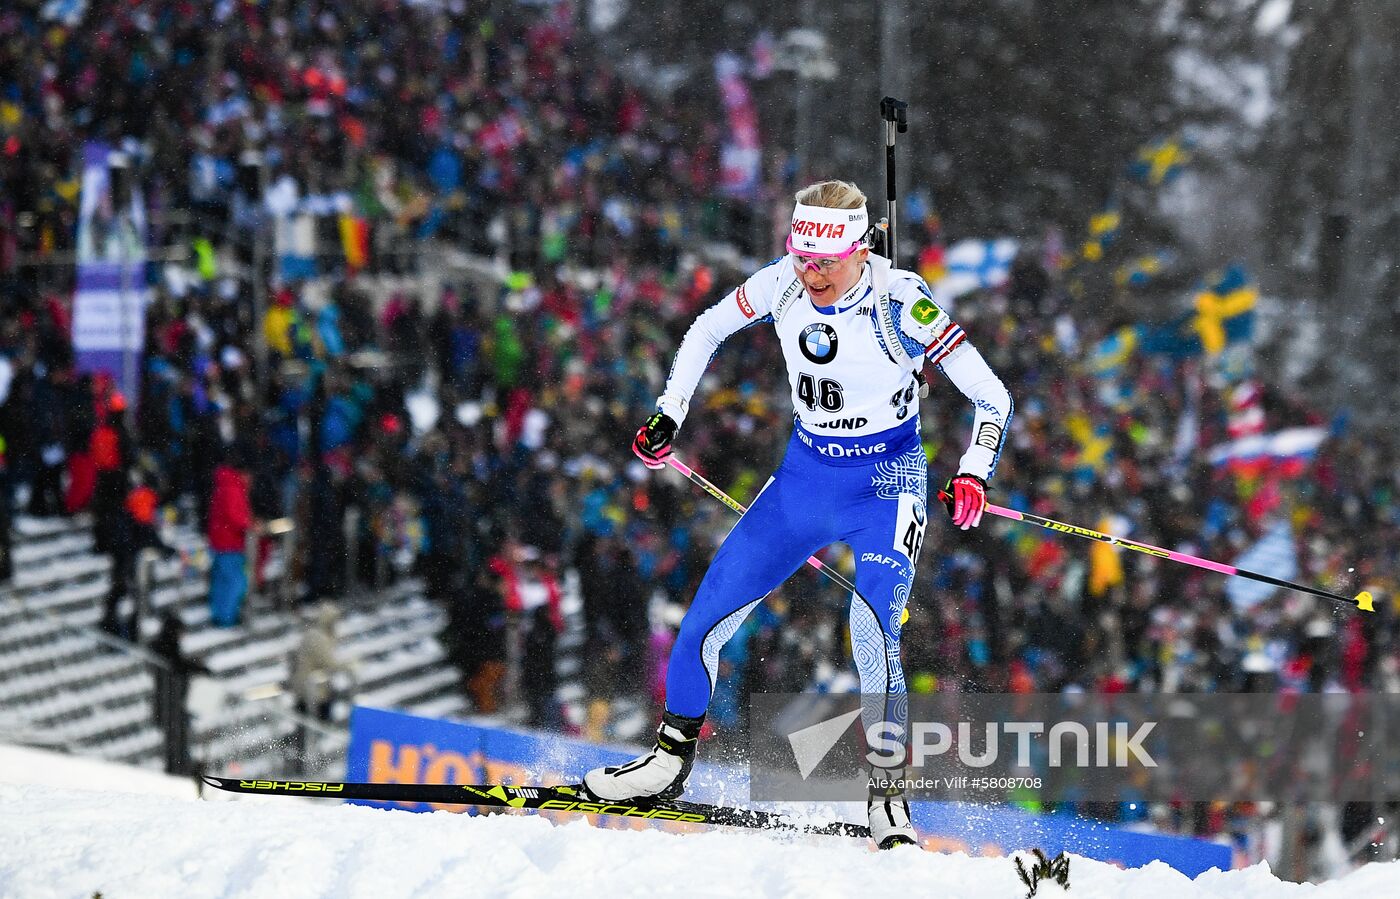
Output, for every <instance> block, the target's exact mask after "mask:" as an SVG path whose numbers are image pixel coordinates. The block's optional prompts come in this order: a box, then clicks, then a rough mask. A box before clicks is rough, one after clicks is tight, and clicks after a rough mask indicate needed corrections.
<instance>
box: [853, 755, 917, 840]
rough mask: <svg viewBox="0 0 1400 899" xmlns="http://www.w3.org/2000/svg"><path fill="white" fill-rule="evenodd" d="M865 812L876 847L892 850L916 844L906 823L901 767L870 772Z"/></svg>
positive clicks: (911, 827)
mask: <svg viewBox="0 0 1400 899" xmlns="http://www.w3.org/2000/svg"><path fill="white" fill-rule="evenodd" d="M865 810H866V812H867V813H868V814H869V815H870V838H871V839H872V840H874V841H875V845H876V846H879V847H880V848H881V849H893V848H894V847H896V846H917V845H919V835H918V834H917V833H915V831H914V825H912V824H910V823H909V800H908V799H906V798H905V797H904V769H903V768H871V769H870V799H869V800H868V801H867V802H866V805H865Z"/></svg>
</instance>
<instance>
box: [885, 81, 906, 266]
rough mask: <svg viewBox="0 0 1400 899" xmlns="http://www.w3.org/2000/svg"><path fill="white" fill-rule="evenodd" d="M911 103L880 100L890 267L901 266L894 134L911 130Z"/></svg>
mask: <svg viewBox="0 0 1400 899" xmlns="http://www.w3.org/2000/svg"><path fill="white" fill-rule="evenodd" d="M908 110H909V104H908V103H905V102H904V101H903V100H896V99H895V98H894V97H885V98H884V99H882V100H881V101H880V118H882V119H884V120H885V209H886V216H885V219H886V222H887V224H888V227H889V231H888V232H887V233H886V235H885V249H886V250H888V251H889V253H888V255H889V257H890V268H899V250H898V249H897V244H896V243H895V213H896V210H895V187H894V185H895V180H894V135H895V132H896V131H898V132H899V133H900V134H903V133H905V132H906V131H908V130H909V120H908V118H907V117H906V113H907V112H908Z"/></svg>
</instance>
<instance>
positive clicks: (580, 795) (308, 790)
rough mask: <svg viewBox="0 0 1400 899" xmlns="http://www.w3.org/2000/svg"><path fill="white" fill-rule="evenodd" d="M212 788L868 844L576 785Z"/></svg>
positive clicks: (233, 782) (833, 829) (220, 781)
mask: <svg viewBox="0 0 1400 899" xmlns="http://www.w3.org/2000/svg"><path fill="white" fill-rule="evenodd" d="M201 778H202V780H203V781H204V782H205V783H206V784H208V785H209V786H211V787H215V788H217V789H220V790H227V791H228V792H230V793H245V794H258V795H264V796H314V797H318V798H334V799H359V800H364V801H372V802H424V803H432V804H445V805H475V806H483V807H488V808H519V809H533V810H535V811H550V812H574V813H577V814H581V815H614V816H617V817H621V818H641V819H643V820H651V821H680V822H683V823H687V824H711V825H716V826H721V827H747V828H752V829H754V830H779V831H784V832H787V833H803V834H818V835H822V836H838V837H858V838H865V839H868V838H869V837H870V828H869V827H867V826H865V825H863V824H849V823H847V822H845V821H832V822H830V823H826V824H808V823H804V822H801V821H794V820H792V819H791V818H789V817H788V816H787V815H784V814H782V813H780V812H765V811H761V810H758V809H747V808H738V807H736V806H730V805H710V804H708V803H704V802H686V801H685V800H679V799H671V800H655V801H651V802H643V801H638V802H602V801H598V800H594V799H592V798H591V797H589V795H588V794H587V792H586V791H585V790H584V789H583V787H582V786H580V785H560V786H552V787H516V786H506V785H505V784H378V783H345V782H338V781H301V780H249V779H243V778H237V777H215V776H213V775H208V774H205V775H201Z"/></svg>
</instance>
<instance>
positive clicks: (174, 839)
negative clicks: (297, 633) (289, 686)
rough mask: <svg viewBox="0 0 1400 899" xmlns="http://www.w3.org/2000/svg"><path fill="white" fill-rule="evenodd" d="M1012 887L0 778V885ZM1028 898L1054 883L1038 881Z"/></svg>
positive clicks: (843, 851)
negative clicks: (1, 780) (1037, 888)
mask: <svg viewBox="0 0 1400 899" xmlns="http://www.w3.org/2000/svg"><path fill="white" fill-rule="evenodd" d="M1070 884H1071V887H1072V889H1071V891H1070V893H1069V894H1068V895H1069V896H1072V897H1075V899H1094V897H1117V896H1123V897H1127V896H1132V897H1135V899H1136V897H1157V896H1163V897H1171V899H1189V897H1196V896H1210V897H1231V899H1259V897H1274V896H1287V897H1302V896H1306V897H1310V899H1312V897H1317V899H1322V897H1329V899H1330V897H1338V899H1340V897H1351V896H1358V895H1369V896H1385V895H1390V896H1394V895H1400V862H1392V863H1388V864H1384V865H1371V866H1369V867H1367V868H1364V869H1362V870H1360V871H1357V872H1355V873H1353V874H1351V875H1350V876H1348V877H1346V878H1344V879H1342V880H1337V881H1332V882H1329V883H1326V884H1323V885H1321V886H1316V887H1314V886H1311V885H1302V886H1299V885H1295V884H1288V883H1283V882H1281V881H1279V880H1278V879H1276V878H1275V877H1274V876H1273V875H1272V874H1270V873H1269V871H1268V870H1267V869H1266V868H1263V867H1262V866H1261V867H1256V868H1251V869H1248V870H1244V871H1229V872H1224V873H1221V872H1209V873H1207V874H1203V875H1201V876H1200V877H1198V878H1196V880H1194V881H1191V880H1188V879H1186V878H1185V877H1184V876H1182V875H1181V874H1178V873H1177V872H1175V871H1173V870H1172V869H1170V868H1168V867H1167V866H1166V865H1163V864H1160V863H1157V864H1153V865H1149V866H1147V867H1145V868H1139V869H1134V870H1127V871H1124V870H1119V869H1117V868H1114V867H1111V866H1109V865H1105V864H1102V863H1100V862H1094V861H1089V860H1087V859H1083V858H1076V859H1074V863H1073V867H1072V870H1071V878H1070ZM97 891H101V893H102V895H103V897H104V899H126V897H142V899H151V897H180V899H199V897H250V899H251V897H257V899H278V897H323V896H324V897H366V899H369V897H373V899H392V897H432V896H452V897H456V896H568V897H570V899H574V897H587V896H609V897H613V896H638V897H643V896H644V897H648V899H654V897H657V896H681V895H698V896H743V897H746V899H752V897H756V896H803V897H807V896H854V895H859V894H861V893H867V894H871V895H882V896H883V895H905V896H928V897H933V896H937V897H989V896H990V897H1003V896H1005V897H1019V896H1023V895H1024V894H1025V888H1024V887H1023V886H1021V884H1020V882H1019V880H1018V879H1017V877H1016V873H1015V870H1014V868H1013V866H1012V862H1011V860H1010V859H1005V858H969V857H967V856H964V855H960V854H959V855H939V854H934V853H927V852H922V851H919V850H913V849H908V850H902V851H898V852H888V853H880V852H872V851H870V850H869V849H867V848H866V847H865V846H863V845H862V844H860V843H858V842H855V841H846V840H839V839H834V838H814V837H809V838H799V839H792V838H782V837H776V836H769V835H765V834H753V833H743V832H734V831H728V832H719V831H714V832H707V833H695V834H669V833H662V832H659V831H620V830H602V829H598V828H593V827H591V826H589V824H588V823H587V822H586V821H583V820H577V821H572V822H570V823H567V824H554V823H551V822H550V821H547V820H545V819H543V818H540V817H537V816H530V815H516V814H511V815H498V816H491V817H475V818H473V817H467V816H464V815H455V814H451V813H448V812H438V813H435V814H431V815H423V814H412V813H409V812H402V811H383V810H379V809H371V808H362V807H352V806H338V805H324V804H318V803H315V802H309V801H304V800H300V799H293V798H281V797H278V798H272V799H265V800H264V801H260V802H245V801H238V802H202V801H190V800H183V799H179V798H174V797H171V796H160V795H136V794H118V793H97V792H83V791H78V790H72V789H60V788H55V787H50V786H43V785H38V784H12V783H0V897H4V899H11V897H14V899H47V897H61V899H75V897H79V899H89V897H91V896H93V894H94V893H95V892H97ZM1040 895H1041V896H1046V895H1054V893H1053V892H1047V890H1046V889H1044V888H1042V890H1041V892H1040Z"/></svg>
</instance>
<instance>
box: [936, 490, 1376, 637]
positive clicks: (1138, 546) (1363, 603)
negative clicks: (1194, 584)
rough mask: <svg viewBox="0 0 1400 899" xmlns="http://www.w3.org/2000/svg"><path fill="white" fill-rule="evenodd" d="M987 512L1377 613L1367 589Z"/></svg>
mask: <svg viewBox="0 0 1400 899" xmlns="http://www.w3.org/2000/svg"><path fill="white" fill-rule="evenodd" d="M946 496H947V494H946V493H944V492H942V491H939V493H938V498H939V499H943V500H944V501H945V502H946V501H947V500H946V499H944V497H946ZM986 511H988V512H990V513H991V514H993V515H999V516H1001V517H1002V518H1009V519H1011V520H1012V521H1023V522H1026V523H1027V524H1034V525H1038V526H1040V527H1043V528H1045V529H1046V530H1050V531H1055V532H1056V533H1059V534H1071V535H1073V536H1075V537H1083V538H1085V539H1086V540H1097V541H1099V542H1100V543H1107V544H1110V545H1112V546H1121V547H1122V548H1123V549H1131V550H1132V551H1134V552H1140V553H1143V554H1145V555H1149V556H1155V557H1156V558H1159V559H1167V560H1169V561H1172V562H1180V563H1181V564H1183V565H1191V566H1193V567H1195V568H1204V569H1205V570H1206V571H1214V572H1216V573H1218V574H1228V575H1232V576H1234V577H1242V578H1248V579H1249V580H1251V581H1259V582H1261V583H1264V584H1271V585H1272V586H1275V587H1282V588H1283V589H1285V590H1297V591H1298V592H1300V593H1310V594H1312V595H1313V596H1320V597H1322V598H1323V599H1330V600H1333V601H1334V602H1339V603H1342V604H1343V605H1348V606H1355V607H1356V608H1358V609H1360V610H1361V611H1363V612H1374V611H1375V610H1376V607H1375V602H1374V600H1375V597H1373V596H1372V595H1371V594H1370V592H1369V591H1366V590H1362V591H1361V592H1360V593H1358V594H1356V595H1355V596H1351V597H1349V596H1343V595H1342V594H1340V593H1333V592H1332V591H1330V590H1323V589H1320V588H1318V587H1309V586H1307V585H1306V584H1296V583H1294V582H1292V581H1285V580H1283V579H1282V578H1276V577H1270V576H1269V575H1267V574H1260V573H1259V572H1257V571H1249V570H1247V569H1244V568H1236V567H1235V566H1234V565H1226V564H1225V563H1224V562H1213V561H1211V560H1210V559H1202V558H1201V557H1199V556H1193V555H1190V554H1189V553H1183V552H1177V551H1176V550H1171V549H1163V548H1162V547H1160V546H1153V545H1152V544H1150V543H1138V542H1137V541H1136V540H1128V539H1125V538H1123V537H1115V536H1113V535H1112V534H1103V533H1100V532H1098V531H1092V530H1090V529H1089V528H1082V527H1080V526H1079V525H1076V524H1065V523H1064V522H1063V521H1056V520H1055V519H1053V518H1041V517H1040V516H1039V515H1032V514H1031V513H1029V512H1022V511H1020V510H1018V509H1008V508H1007V507H1005V506H998V505H996V504H995V503H987V507H986Z"/></svg>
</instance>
